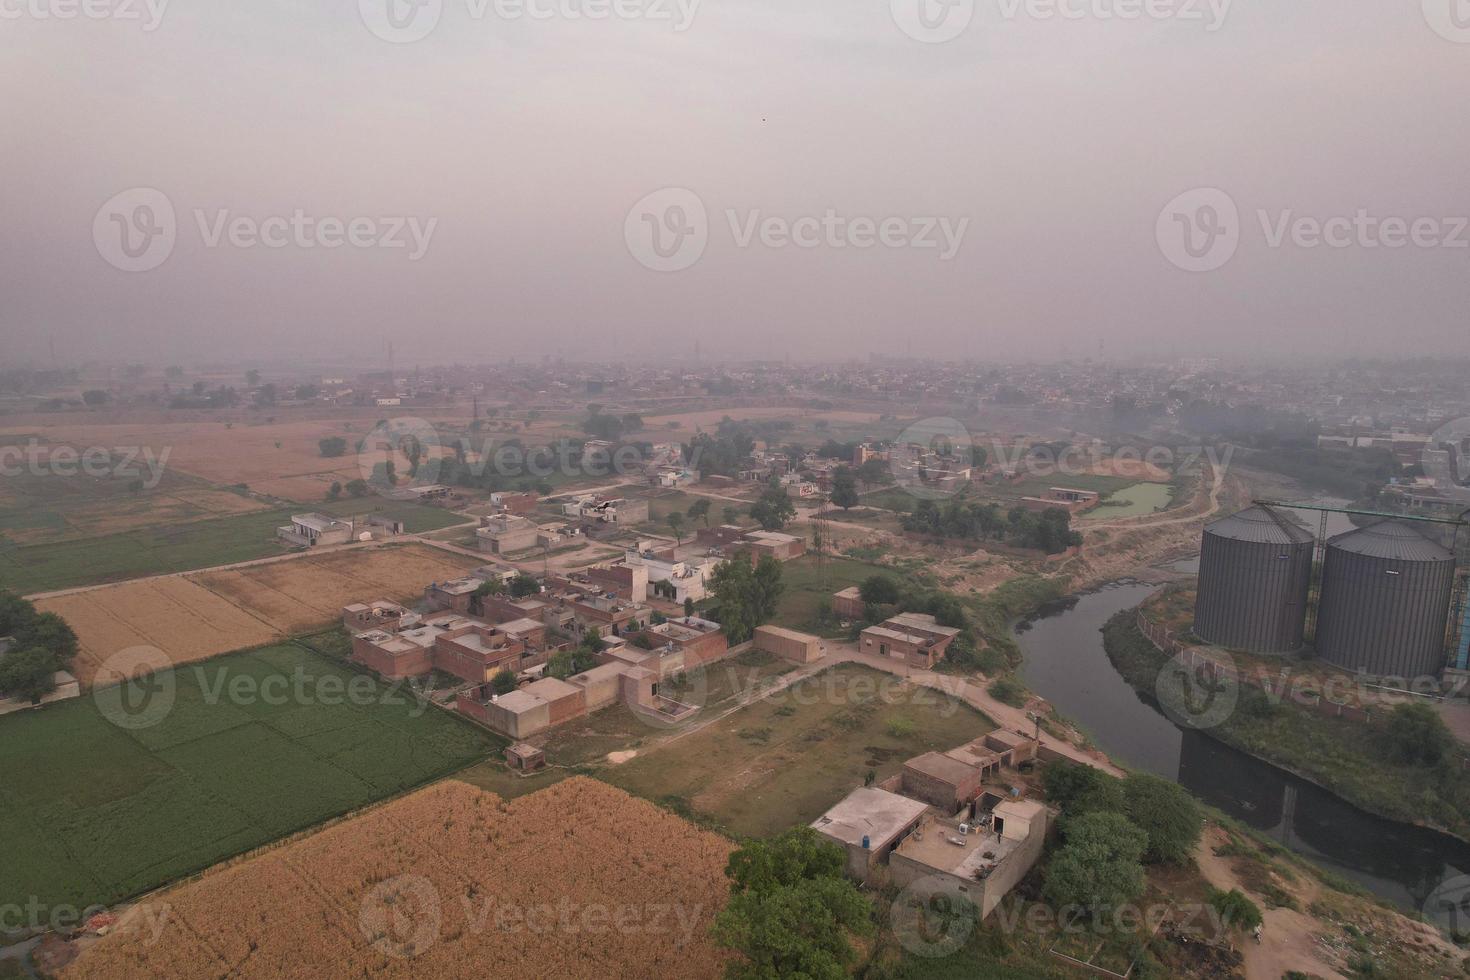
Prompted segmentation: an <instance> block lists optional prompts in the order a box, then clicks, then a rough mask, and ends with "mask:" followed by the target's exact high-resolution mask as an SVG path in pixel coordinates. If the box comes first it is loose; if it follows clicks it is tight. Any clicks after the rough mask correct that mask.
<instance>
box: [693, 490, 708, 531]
mask: <svg viewBox="0 0 1470 980" xmlns="http://www.w3.org/2000/svg"><path fill="white" fill-rule="evenodd" d="M709 506H710V504H709V498H708V497H700V498H699V499H698V500H696V501H695V502H694V503H692V504H690V505H689V519H690V520H695V521H698V520H703V521H704V526H705V527H709Z"/></svg>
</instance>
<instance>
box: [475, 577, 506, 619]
mask: <svg viewBox="0 0 1470 980" xmlns="http://www.w3.org/2000/svg"><path fill="white" fill-rule="evenodd" d="M504 591H505V583H504V582H502V581H501V580H500V579H498V578H487V579H485V580H484V581H483V582H481V583H480V584H479V585H477V586H476V587H475V591H473V592H471V593H470V615H471V616H483V615H484V614H485V597H486V596H487V595H500V594H501V593H502V592H504Z"/></svg>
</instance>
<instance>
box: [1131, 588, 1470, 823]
mask: <svg viewBox="0 0 1470 980" xmlns="http://www.w3.org/2000/svg"><path fill="white" fill-rule="evenodd" d="M1103 640H1104V646H1105V647H1106V649H1107V652H1108V658H1109V659H1110V660H1111V661H1112V663H1113V666H1115V667H1117V668H1118V671H1119V673H1121V674H1122V675H1123V677H1124V678H1125V679H1126V680H1128V682H1129V683H1130V684H1132V685H1133V686H1134V687H1136V688H1139V689H1140V690H1146V691H1152V690H1153V685H1154V682H1155V680H1156V678H1157V677H1158V674H1159V671H1160V670H1161V669H1162V668H1163V666H1164V663H1165V658H1164V655H1163V654H1162V653H1160V652H1159V651H1158V648H1156V647H1155V646H1154V645H1153V644H1152V643H1150V642H1149V641H1148V639H1147V638H1146V637H1145V636H1144V635H1143V634H1142V633H1141V632H1139V630H1138V626H1137V623H1136V622H1135V621H1134V613H1133V611H1132V610H1125V611H1124V612H1121V613H1119V614H1118V615H1117V616H1114V617H1113V618H1112V619H1111V620H1109V622H1108V624H1107V626H1106V627H1104V629H1103ZM1208 734H1210V735H1211V736H1213V737H1215V738H1218V739H1220V740H1221V741H1223V742H1225V743H1226V744H1228V745H1233V746H1235V747H1236V748H1238V749H1241V750H1243V751H1245V752H1249V753H1250V754H1251V755H1254V756H1256V757H1257V758H1260V759H1264V760H1266V761H1267V762H1271V763H1274V764H1276V765H1278V766H1281V767H1283V768H1285V769H1289V770H1291V771H1293V772H1297V773H1300V774H1301V775H1302V776H1304V777H1306V778H1307V779H1310V780H1311V781H1313V782H1314V783H1317V784H1318V785H1320V786H1322V787H1323V788H1325V789H1327V790H1328V791H1329V792H1331V793H1334V794H1336V795H1338V796H1340V797H1342V798H1343V799H1345V800H1347V801H1348V802H1350V803H1353V804H1355V805H1356V806H1359V807H1361V808H1362V809H1364V810H1367V811H1369V812H1370V813H1377V814H1379V815H1381V816H1384V817H1388V818H1389V819H1391V820H1399V821H1403V822H1405V823H1412V824H1420V825H1424V824H1428V825H1430V826H1434V827H1438V828H1441V829H1444V830H1447V831H1449V832H1450V833H1453V834H1457V835H1459V836H1461V837H1467V836H1470V818H1467V817H1466V813H1467V811H1470V775H1467V774H1466V773H1465V772H1464V771H1462V770H1458V769H1457V767H1456V766H1455V765H1453V764H1446V765H1443V766H1439V767H1429V766H1405V765H1402V764H1400V763H1399V762H1398V761H1396V760H1395V759H1394V758H1393V756H1392V754H1391V752H1390V750H1389V747H1388V746H1387V744H1386V740H1385V738H1384V736H1383V734H1382V733H1381V732H1380V731H1379V730H1378V729H1377V728H1376V727H1375V726H1373V725H1368V724H1363V723H1360V722H1352V721H1345V720H1343V719H1339V718H1328V717H1324V716H1322V715H1318V714H1315V713H1314V712H1311V711H1308V710H1305V709H1303V708H1299V707H1297V706H1295V705H1292V704H1289V703H1282V704H1277V705H1272V704H1270V703H1269V702H1268V701H1267V699H1266V697H1265V695H1263V694H1262V693H1261V692H1259V691H1257V690H1255V689H1253V688H1247V687H1242V688H1241V691H1240V702H1239V703H1238V704H1237V706H1236V707H1235V710H1234V711H1233V712H1232V713H1231V715H1230V717H1229V718H1228V719H1227V720H1226V721H1225V722H1224V723H1222V724H1220V725H1217V726H1216V727H1214V728H1212V729H1210V731H1209V733H1208Z"/></svg>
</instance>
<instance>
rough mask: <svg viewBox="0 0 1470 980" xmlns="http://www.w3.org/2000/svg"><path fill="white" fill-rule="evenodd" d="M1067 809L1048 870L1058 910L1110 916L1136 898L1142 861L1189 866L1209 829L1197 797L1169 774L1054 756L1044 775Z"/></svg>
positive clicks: (1050, 792) (1049, 792)
mask: <svg viewBox="0 0 1470 980" xmlns="http://www.w3.org/2000/svg"><path fill="white" fill-rule="evenodd" d="M1042 781H1043V784H1044V786H1045V788H1046V797H1047V800H1048V801H1050V802H1051V803H1052V804H1054V805H1057V806H1060V807H1061V809H1062V819H1061V822H1060V829H1061V833H1062V838H1063V841H1064V843H1063V845H1062V847H1061V848H1060V849H1059V850H1058V851H1057V852H1056V854H1055V856H1053V857H1052V859H1051V861H1050V863H1049V864H1048V865H1047V868H1046V884H1045V887H1044V894H1045V895H1046V898H1047V900H1048V901H1049V902H1051V903H1052V904H1053V905H1054V906H1055V907H1057V908H1066V909H1070V910H1073V911H1076V912H1078V913H1080V914H1081V915H1082V916H1084V917H1099V916H1105V915H1107V914H1108V913H1110V912H1111V911H1113V910H1114V909H1116V908H1118V907H1119V906H1120V905H1124V904H1126V903H1128V902H1131V901H1134V900H1136V899H1137V898H1139V897H1140V896H1141V895H1142V894H1143V892H1144V888H1145V886H1146V882H1145V878H1144V865H1145V864H1169V865H1176V866H1183V865H1187V864H1188V863H1189V862H1190V861H1191V860H1192V855H1193V853H1194V848H1195V845H1196V844H1198V843H1199V839H1200V834H1201V833H1202V832H1203V830H1204V815H1203V813H1202V812H1201V810H1200V807H1199V804H1198V803H1197V802H1195V799H1194V797H1192V796H1190V795H1189V793H1188V792H1186V791H1185V790H1184V789H1183V788H1182V787H1180V786H1179V785H1178V784H1176V783H1172V782H1170V781H1169V780H1167V779H1161V778H1159V777H1158V776H1154V775H1151V774H1149V773H1141V772H1135V773H1129V775H1128V776H1127V777H1126V778H1124V779H1116V778H1114V777H1113V776H1110V775H1108V774H1107V773H1105V772H1103V771H1101V770H1100V769H1095V768H1093V767H1092V766H1085V765H1073V764H1071V763H1066V762H1054V763H1052V764H1050V765H1048V766H1047V767H1046V770H1045V772H1044V773H1043V776H1042Z"/></svg>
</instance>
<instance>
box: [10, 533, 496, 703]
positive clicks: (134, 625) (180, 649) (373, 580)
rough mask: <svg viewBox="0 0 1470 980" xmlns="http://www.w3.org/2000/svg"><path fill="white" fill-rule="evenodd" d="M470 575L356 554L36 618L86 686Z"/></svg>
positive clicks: (411, 548)
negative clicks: (70, 642) (57, 631)
mask: <svg viewBox="0 0 1470 980" xmlns="http://www.w3.org/2000/svg"><path fill="white" fill-rule="evenodd" d="M474 565H475V561H474V559H472V558H467V557H463V556H460V555H455V554H452V553H449V552H445V551H438V550H436V549H434V548H431V547H429V546H427V545H419V544H410V545H403V546H392V547H387V548H370V549H358V550H353V551H344V552H336V553H333V554H330V555H323V556H320V557H316V556H311V555H306V556H303V557H300V558H293V559H288V560H285V561H279V562H272V563H269V564H262V565H252V566H248V567H245V568H240V569H235V570H231V571H220V572H202V573H199V574H195V575H187V576H171V577H166V578H153V579H143V580H140V581H135V582H123V583H120V584H118V585H109V586H104V587H102V588H97V589H90V590H87V591H85V592H75V593H72V594H70V595H63V596H53V597H51V598H46V599H40V600H37V602H36V608H37V609H39V610H41V611H42V612H54V613H57V614H58V615H60V616H61V617H62V618H64V619H65V620H66V621H67V623H69V624H70V625H71V628H72V629H73V630H74V631H75V632H76V634H77V640H78V642H79V643H80V645H81V652H80V654H79V655H78V656H77V659H76V661H75V662H74V668H75V669H74V673H75V674H76V676H77V679H78V680H80V681H81V682H82V684H83V685H90V684H91V683H92V679H93V677H94V675H95V674H96V672H97V668H98V667H99V666H100V665H101V664H102V663H103V662H105V661H106V660H107V659H108V658H109V657H111V656H113V655H114V654H117V653H120V652H121V651H124V650H128V649H130V648H133V647H154V648H156V649H158V650H161V651H162V652H163V654H164V656H165V657H166V658H167V659H168V661H169V662H170V663H174V664H185V663H191V662H193V661H196V660H205V659H207V658H209V657H213V656H216V655H218V654H221V653H228V652H230V651H231V650H239V649H242V648H245V647H251V646H257V645H259V644H262V643H269V642H270V641H272V640H276V639H280V638H281V637H284V636H290V635H292V634H296V633H302V632H306V631H309V630H313V629H319V628H322V627H326V626H329V625H331V624H332V623H333V622H334V621H336V620H337V619H338V618H339V617H340V616H341V614H342V607H343V606H345V605H347V604H348V603H351V602H359V601H362V600H370V599H380V598H382V599H396V600H400V601H401V600H407V599H411V598H413V597H414V596H416V595H418V594H419V593H420V592H422V591H423V588H424V586H426V585H428V584H429V583H430V582H433V581H436V580H443V579H447V578H454V577H457V576H459V575H462V574H464V572H465V571H466V570H467V569H469V568H471V567H473V566H474Z"/></svg>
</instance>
